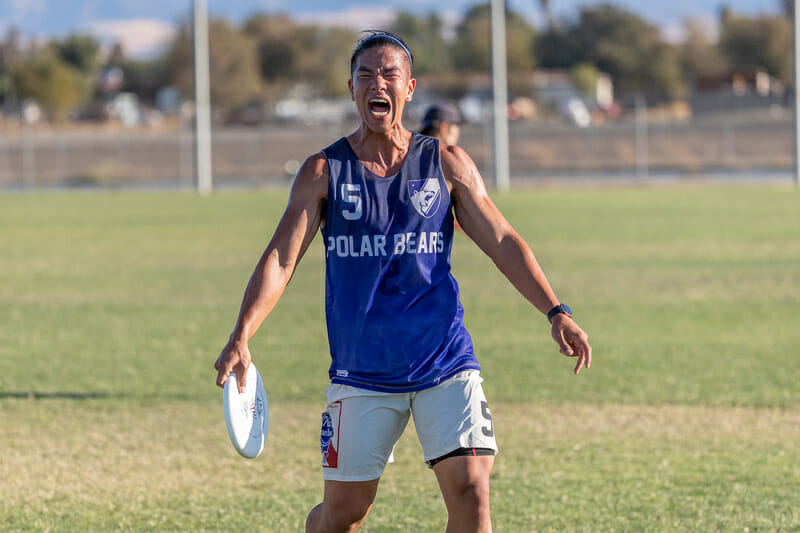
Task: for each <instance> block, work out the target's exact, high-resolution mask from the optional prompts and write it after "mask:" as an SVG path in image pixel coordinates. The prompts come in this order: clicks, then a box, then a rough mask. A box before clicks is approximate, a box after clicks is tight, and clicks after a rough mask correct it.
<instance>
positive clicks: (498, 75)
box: [491, 0, 510, 191]
mask: <svg viewBox="0 0 800 533" xmlns="http://www.w3.org/2000/svg"><path fill="white" fill-rule="evenodd" d="M505 4H506V3H505V0H492V11H491V14H492V92H493V94H494V113H493V115H494V185H495V187H496V188H497V190H500V191H507V190H508V188H509V184H510V179H509V162H508V74H507V72H506V70H507V69H506V5H505Z"/></svg>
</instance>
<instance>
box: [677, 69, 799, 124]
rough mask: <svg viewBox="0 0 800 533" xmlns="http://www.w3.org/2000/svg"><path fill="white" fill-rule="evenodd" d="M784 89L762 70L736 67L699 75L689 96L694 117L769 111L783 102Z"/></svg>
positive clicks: (776, 80)
mask: <svg viewBox="0 0 800 533" xmlns="http://www.w3.org/2000/svg"><path fill="white" fill-rule="evenodd" d="M786 94H787V93H786V87H784V85H783V84H782V83H781V82H780V80H778V79H776V78H773V77H772V76H770V75H769V74H768V73H767V71H766V70H764V69H763V68H758V67H754V68H738V69H733V70H730V71H728V72H725V73H723V74H721V75H719V76H698V77H697V78H696V79H695V81H694V87H693V91H692V96H691V106H692V112H693V113H694V114H702V113H710V112H715V111H732V110H736V109H752V108H769V107H771V106H774V105H784V104H785V103H786Z"/></svg>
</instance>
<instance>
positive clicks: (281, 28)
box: [244, 15, 356, 100]
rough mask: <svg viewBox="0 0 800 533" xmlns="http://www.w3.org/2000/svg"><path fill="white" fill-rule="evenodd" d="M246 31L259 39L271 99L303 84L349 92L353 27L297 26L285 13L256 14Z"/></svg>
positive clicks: (329, 92) (262, 69)
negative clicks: (348, 82)
mask: <svg viewBox="0 0 800 533" xmlns="http://www.w3.org/2000/svg"><path fill="white" fill-rule="evenodd" d="M244 31H245V33H247V35H249V36H250V37H251V38H252V39H253V40H254V41H255V42H256V48H257V51H258V62H259V66H260V73H261V78H262V80H263V81H264V83H266V84H267V87H268V89H269V93H270V96H271V99H272V100H275V99H277V98H280V97H281V96H282V95H283V94H285V93H286V92H287V91H288V90H289V88H290V87H292V86H297V85H301V84H302V85H303V86H304V87H305V88H306V89H307V90H308V91H310V92H311V93H315V94H319V95H322V94H327V95H344V94H346V93H347V83H346V82H347V79H348V78H349V72H347V70H348V65H349V59H350V52H351V51H352V47H353V44H354V42H355V40H356V36H355V34H354V33H353V32H352V31H350V30H347V29H343V28H319V27H315V26H298V25H296V24H295V23H294V22H292V21H291V19H289V18H288V17H287V16H285V15H272V16H270V15H255V16H253V17H251V18H250V19H248V20H247V21H246V23H245V25H244Z"/></svg>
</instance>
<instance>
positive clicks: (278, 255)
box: [214, 154, 328, 392]
mask: <svg viewBox="0 0 800 533" xmlns="http://www.w3.org/2000/svg"><path fill="white" fill-rule="evenodd" d="M327 194H328V166H327V161H326V160H325V158H324V156H323V155H322V154H316V155H314V156H311V157H310V158H308V159H307V160H306V162H305V163H304V164H303V166H302V167H301V168H300V171H299V172H298V174H297V177H296V178H295V181H294V184H293V185H292V190H291V193H290V195H289V203H288V205H287V206H286V211H285V212H284V213H283V216H282V217H281V220H280V222H279V223H278V227H277V228H276V229H275V233H274V234H273V236H272V239H271V240H270V242H269V244H268V245H267V248H266V249H265V250H264V253H263V254H262V255H261V259H260V260H259V261H258V264H257V265H256V267H255V270H254V271H253V274H252V276H251V277H250V281H249V283H248V284H247V289H246V290H245V293H244V298H243V299H242V305H241V308H240V310H239V317H238V319H237V320H236V325H235V327H234V329H233V333H231V335H230V338H229V339H228V343H227V344H226V345H225V347H224V348H223V349H222V352H221V353H220V355H219V357H218V358H217V360H216V362H215V363H214V368H215V369H216V370H217V385H218V386H219V387H222V386H224V385H225V382H226V381H227V380H228V376H229V375H230V374H231V372H233V373H235V374H236V375H237V376H238V378H239V379H238V380H237V381H238V385H239V391H240V392H244V389H245V385H246V383H245V376H246V375H247V367H248V366H249V365H250V360H251V356H250V350H249V348H248V346H247V343H248V341H249V340H250V338H251V337H252V336H253V335H255V333H256V331H257V330H258V328H259V326H260V325H261V323H262V322H263V321H264V319H265V318H266V317H267V315H269V313H270V311H272V309H273V308H274V307H275V304H276V303H277V302H278V299H280V297H281V295H282V294H283V291H284V290H285V289H286V285H287V284H288V283H289V280H290V279H291V277H292V274H294V270H295V268H296V267H297V264H298V263H299V262H300V259H301V258H302V257H303V254H305V252H306V250H307V249H308V246H309V244H311V241H312V240H313V239H314V235H316V232H317V231H318V230H319V226H320V223H321V220H322V216H323V210H324V206H325V199H326V197H327Z"/></svg>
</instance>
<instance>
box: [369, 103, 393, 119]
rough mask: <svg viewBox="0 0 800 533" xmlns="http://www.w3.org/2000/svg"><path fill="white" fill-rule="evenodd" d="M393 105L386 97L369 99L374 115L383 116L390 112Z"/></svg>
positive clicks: (370, 109)
mask: <svg viewBox="0 0 800 533" xmlns="http://www.w3.org/2000/svg"><path fill="white" fill-rule="evenodd" d="M391 109H392V105H391V104H390V103H389V100H387V99H385V98H372V99H371V100H370V101H369V112H370V113H371V114H372V116H373V117H376V118H383V117H385V116H386V115H388V114H389V111H390V110H391Z"/></svg>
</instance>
